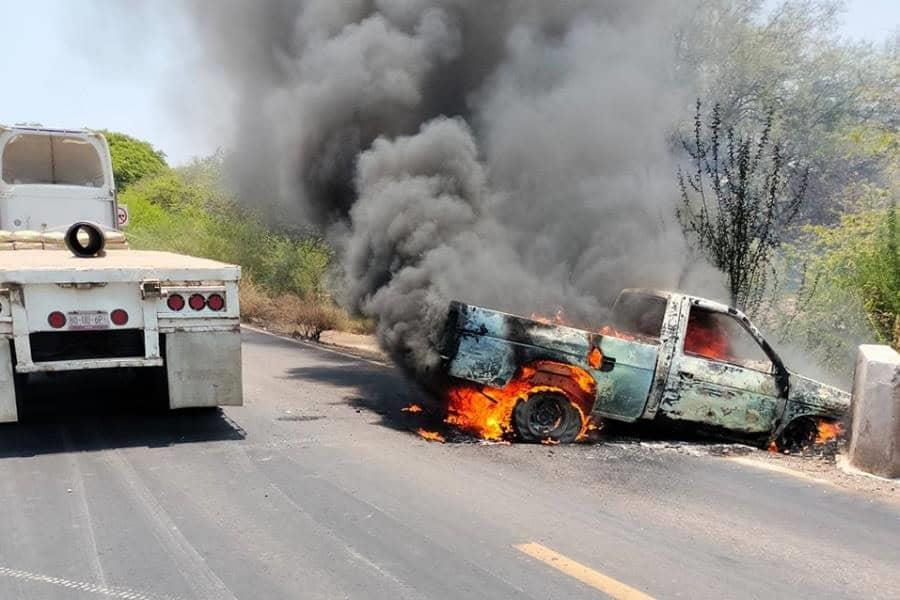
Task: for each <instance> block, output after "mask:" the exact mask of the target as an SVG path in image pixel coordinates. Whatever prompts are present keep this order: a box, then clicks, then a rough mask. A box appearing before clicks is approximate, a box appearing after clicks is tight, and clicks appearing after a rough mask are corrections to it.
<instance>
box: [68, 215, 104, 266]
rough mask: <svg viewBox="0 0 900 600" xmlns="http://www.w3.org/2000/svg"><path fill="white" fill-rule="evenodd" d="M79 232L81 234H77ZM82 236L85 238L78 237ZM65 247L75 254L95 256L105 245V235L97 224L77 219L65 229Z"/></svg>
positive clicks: (85, 256)
mask: <svg viewBox="0 0 900 600" xmlns="http://www.w3.org/2000/svg"><path fill="white" fill-rule="evenodd" d="M79 234H82V235H81V236H79ZM80 237H84V238H85V239H84V240H82V239H79V238H80ZM65 240H66V247H67V248H68V249H69V251H70V252H71V253H72V254H74V255H75V256H80V257H82V258H88V257H91V256H97V255H98V254H100V253H101V252H102V251H103V248H104V247H105V246H106V237H105V236H104V235H103V230H102V229H101V228H100V226H99V225H95V224H94V223H88V222H87V221H79V222H77V223H73V224H72V226H71V227H69V229H68V230H67V231H66V237H65Z"/></svg>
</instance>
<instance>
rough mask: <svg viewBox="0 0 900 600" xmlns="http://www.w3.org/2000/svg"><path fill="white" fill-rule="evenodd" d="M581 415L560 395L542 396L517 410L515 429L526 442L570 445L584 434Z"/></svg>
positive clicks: (540, 394)
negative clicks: (551, 442)
mask: <svg viewBox="0 0 900 600" xmlns="http://www.w3.org/2000/svg"><path fill="white" fill-rule="evenodd" d="M581 419H582V417H581V412H580V411H579V410H578V409H577V408H575V406H573V405H572V402H571V401H570V400H569V399H568V398H567V397H566V396H565V395H564V394H561V393H559V392H538V393H536V394H533V395H531V396H529V397H528V398H526V399H525V400H523V401H521V402H519V403H518V404H517V405H516V408H515V409H514V410H513V419H512V420H513V427H514V428H515V432H516V435H517V436H518V438H519V439H520V440H521V441H523V442H540V441H543V440H551V441H554V442H560V443H563V444H568V443H571V442H574V441H575V440H576V439H577V438H578V434H579V433H581V429H582V426H583V423H582V422H581Z"/></svg>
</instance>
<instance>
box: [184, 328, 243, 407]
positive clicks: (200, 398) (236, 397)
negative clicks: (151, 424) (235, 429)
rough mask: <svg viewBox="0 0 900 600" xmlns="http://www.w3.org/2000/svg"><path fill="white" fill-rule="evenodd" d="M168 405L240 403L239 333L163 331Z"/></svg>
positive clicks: (226, 404)
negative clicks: (166, 332)
mask: <svg viewBox="0 0 900 600" xmlns="http://www.w3.org/2000/svg"><path fill="white" fill-rule="evenodd" d="M166 373H167V377H168V383H169V407H170V408H189V407H212V406H241V405H242V404H243V396H242V377H241V333H240V330H233V331H232V330H228V331H203V332H199V331H197V332H191V331H176V332H173V333H169V334H166Z"/></svg>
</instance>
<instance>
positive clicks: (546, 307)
mask: <svg viewBox="0 0 900 600" xmlns="http://www.w3.org/2000/svg"><path fill="white" fill-rule="evenodd" d="M684 5H685V3H683V2H676V1H674V0H671V1H656V2H651V1H646V2H633V1H630V0H560V1H556V2H548V1H546V0H518V1H514V0H502V1H501V0H492V1H485V0H443V1H441V0H306V1H302V0H272V1H268V2H244V1H239V0H223V1H220V2H216V3H209V2H201V1H199V0H198V1H196V2H195V3H194V5H193V6H192V8H191V10H190V21H191V24H192V30H193V33H194V35H196V36H198V37H199V40H200V44H201V48H202V52H203V56H202V58H201V64H203V65H205V67H206V69H207V70H208V72H210V73H215V74H217V76H218V79H217V80H216V85H215V86H212V87H211V89H210V92H211V94H210V97H211V98H217V99H219V101H220V102H221V101H222V100H221V99H223V98H225V99H231V100H230V101H233V107H232V108H233V110H232V111H231V113H232V114H231V117H230V119H229V123H231V124H233V127H234V128H233V131H232V133H233V139H236V140H240V144H239V145H236V148H237V149H238V151H237V155H236V158H237V159H236V160H233V161H232V162H233V173H234V175H235V176H236V180H237V181H238V183H239V185H240V186H241V188H242V191H243V193H242V196H243V197H244V198H251V199H254V200H256V199H263V198H271V201H269V205H267V206H266V207H265V208H266V209H267V211H268V212H269V214H272V215H277V218H279V219H285V218H287V219H290V220H293V221H295V222H297V223H298V224H312V225H314V226H315V227H318V228H320V229H321V230H323V231H327V232H328V233H329V235H330V236H331V239H332V241H333V242H334V243H335V244H336V245H337V246H338V247H339V248H341V250H342V253H343V257H344V260H343V263H342V271H343V274H344V277H345V280H346V286H345V287H346V299H347V301H348V302H349V304H350V305H351V306H352V307H353V308H355V309H357V310H359V311H361V312H362V313H364V314H366V315H369V316H372V317H374V318H375V319H376V320H377V323H378V335H379V338H380V340H381V342H382V343H383V345H384V346H385V348H386V349H387V350H389V351H390V352H391V353H392V355H393V356H394V357H395V358H396V359H397V360H398V361H399V362H401V363H402V364H403V365H405V366H406V367H407V368H409V369H411V370H413V371H415V372H418V373H422V372H424V371H426V370H428V369H429V368H431V367H433V366H434V365H435V364H436V361H437V353H436V349H435V343H436V338H437V336H438V335H439V333H440V329H441V326H442V323H443V320H444V317H445V314H446V309H447V303H448V301H449V300H450V299H453V298H458V299H462V300H465V301H469V302H476V303H481V304H485V305H488V306H492V307H495V308H499V309H503V310H508V311H513V312H520V313H524V314H531V313H532V312H541V311H546V312H556V310H557V309H558V308H562V309H563V310H564V311H565V312H566V314H567V315H568V316H569V317H570V318H572V319H573V320H575V321H576V322H582V323H594V324H597V323H599V322H600V321H602V319H603V318H604V314H605V311H606V310H607V308H608V306H609V305H610V303H611V301H612V300H613V299H614V297H615V295H616V294H617V293H618V291H619V290H620V289H621V288H623V287H632V286H647V287H651V286H652V287H675V286H678V285H679V284H681V286H682V287H684V286H685V285H688V286H690V285H691V282H694V283H695V286H696V285H698V283H697V282H701V281H706V280H712V279H709V278H710V275H709V273H708V272H707V270H706V268H705V267H698V268H694V267H693V266H692V265H690V264H688V263H689V260H688V258H687V257H688V252H687V250H686V248H685V246H684V242H683V239H682V236H681V233H680V230H679V229H678V226H677V225H676V224H675V223H674V222H673V206H674V202H675V198H676V196H677V189H676V186H675V185H674V179H673V173H674V168H673V164H672V158H671V156H670V143H669V138H668V136H669V134H670V132H671V127H672V124H673V123H675V122H677V121H678V118H679V117H680V115H682V114H685V110H686V109H687V108H688V107H689V106H690V103H691V97H692V96H691V94H690V90H685V89H683V88H682V87H681V86H680V85H679V83H678V80H677V77H676V74H677V73H676V70H675V59H674V56H675V36H674V32H675V29H676V27H677V25H678V23H679V14H680V11H685V10H686V9H685V6H684ZM717 291H718V290H717Z"/></svg>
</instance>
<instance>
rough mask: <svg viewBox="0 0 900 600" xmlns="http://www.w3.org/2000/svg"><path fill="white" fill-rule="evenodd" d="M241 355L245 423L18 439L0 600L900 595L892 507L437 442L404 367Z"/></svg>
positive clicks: (197, 422)
mask: <svg viewBox="0 0 900 600" xmlns="http://www.w3.org/2000/svg"><path fill="white" fill-rule="evenodd" d="M244 342H245V343H244V380H245V406H244V407H241V408H233V409H227V410H225V411H223V412H213V413H209V412H206V413H203V412H188V413H159V412H152V411H147V410H144V409H140V410H128V411H124V412H123V411H117V412H115V414H107V412H106V411H104V410H94V412H93V413H92V414H84V413H83V411H82V410H80V405H79V401H80V398H79V397H78V394H77V393H75V392H73V391H72V390H60V391H59V393H60V395H61V399H60V403H61V404H62V405H64V406H65V407H69V408H68V410H66V411H63V414H62V415H61V416H59V417H58V418H48V417H47V414H46V413H45V414H44V415H43V416H40V415H38V416H36V417H34V418H33V419H32V422H30V423H20V424H15V425H8V426H0V599H4V600H5V599H11V598H39V599H75V598H78V599H80V598H101V599H102V598H124V599H130V600H156V599H162V598H204V599H215V600H219V599H223V600H227V599H231V598H241V599H244V598H247V599H278V598H304V599H307V598H385V599H396V598H434V599H448V598H504V599H505V598H514V597H515V598H535V599H547V598H562V599H570V598H571V599H575V598H597V597H604V592H602V591H601V590H605V593H606V594H607V595H610V596H613V597H633V598H639V597H642V596H640V594H641V593H642V594H646V595H649V596H651V597H656V598H676V597H682V598H800V597H802V598H830V597H835V598H837V597H858V598H898V597H900V508H898V505H897V504H896V503H890V502H885V501H881V500H877V499H872V498H871V497H867V496H863V495H859V494H856V493H854V492H850V491H846V490H842V489H840V488H837V487H833V486H828V485H822V484H819V483H816V482H812V481H808V480H804V479H801V478H795V477H791V476H788V475H783V474H778V473H770V472H766V471H762V470H758V469H755V468H752V467H749V466H747V465H745V464H741V463H738V462H735V461H731V460H728V459H726V458H721V457H717V456H709V455H704V453H703V452H697V453H684V452H659V451H655V450H653V449H652V448H647V447H644V446H641V445H639V444H628V443H612V444H598V445H579V446H572V447H560V446H555V447H547V446H502V445H490V446H488V445H480V444H438V443H429V442H426V441H424V440H422V439H420V438H418V437H417V436H416V435H414V434H412V433H410V432H409V428H410V427H415V426H416V425H417V424H418V423H417V421H416V419H420V418H422V417H421V416H420V415H410V414H408V413H404V412H401V411H400V409H401V408H402V407H403V406H405V405H406V404H408V403H409V402H411V401H416V400H418V399H419V398H420V395H419V394H418V393H417V392H416V391H415V390H413V389H411V388H410V387H409V386H407V384H405V383H404V381H403V379H402V378H401V377H400V376H399V375H398V374H397V373H396V372H395V371H394V370H392V369H390V368H387V367H383V366H379V365H376V364H372V363H369V362H365V361H363V360H360V359H357V358H353V357H350V356H346V355H340V354H336V353H333V352H330V351H326V350H321V349H317V348H313V347H310V346H307V345H300V344H295V343H291V342H289V341H283V340H279V339H276V338H272V337H268V336H264V335H261V334H257V333H250V332H245V339H244ZM137 391H139V390H135V389H131V390H125V391H123V392H122V395H121V396H120V397H119V398H115V399H113V401H114V402H116V403H117V404H120V405H122V404H127V403H128V402H129V398H130V396H131V394H132V393H135V392H137ZM49 414H55V411H51V412H50V413H49ZM693 454H697V455H693ZM629 594H630V596H629Z"/></svg>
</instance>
